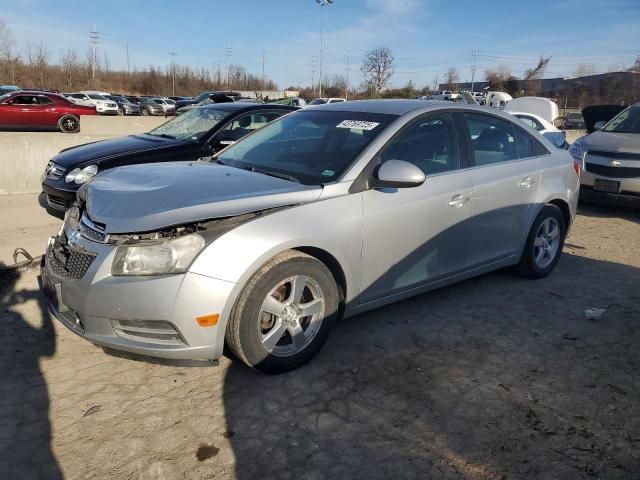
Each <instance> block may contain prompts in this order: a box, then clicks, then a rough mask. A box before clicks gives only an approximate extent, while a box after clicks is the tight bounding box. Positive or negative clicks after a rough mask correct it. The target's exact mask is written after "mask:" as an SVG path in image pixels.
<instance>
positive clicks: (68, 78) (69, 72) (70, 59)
mask: <svg viewBox="0 0 640 480" xmlns="http://www.w3.org/2000/svg"><path fill="white" fill-rule="evenodd" d="M60 66H61V67H62V71H63V72H64V80H65V87H66V89H67V90H69V91H73V79H74V77H76V76H77V75H78V70H79V69H80V60H79V59H78V52H76V51H75V50H74V49H72V48H70V49H68V50H67V51H66V52H65V53H64V54H63V55H62V56H61V57H60Z"/></svg>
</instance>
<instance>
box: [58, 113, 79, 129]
mask: <svg viewBox="0 0 640 480" xmlns="http://www.w3.org/2000/svg"><path fill="white" fill-rule="evenodd" d="M58 130H59V131H61V132H62V133H78V132H79V131H80V119H79V118H78V117H76V116H75V115H63V116H62V117H60V118H59V119H58Z"/></svg>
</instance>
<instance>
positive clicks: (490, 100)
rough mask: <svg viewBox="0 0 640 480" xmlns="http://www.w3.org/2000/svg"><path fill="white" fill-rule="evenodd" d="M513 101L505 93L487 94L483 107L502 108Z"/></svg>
mask: <svg viewBox="0 0 640 480" xmlns="http://www.w3.org/2000/svg"><path fill="white" fill-rule="evenodd" d="M511 100H513V97H512V96H511V95H509V94H508V93H506V92H489V93H487V99H486V103H485V105H487V106H488V107H493V108H500V109H502V108H504V106H505V105H506V104H507V103H509V102H510V101H511Z"/></svg>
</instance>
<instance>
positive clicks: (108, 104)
mask: <svg viewBox="0 0 640 480" xmlns="http://www.w3.org/2000/svg"><path fill="white" fill-rule="evenodd" d="M115 106H116V104H115V103H107V107H115Z"/></svg>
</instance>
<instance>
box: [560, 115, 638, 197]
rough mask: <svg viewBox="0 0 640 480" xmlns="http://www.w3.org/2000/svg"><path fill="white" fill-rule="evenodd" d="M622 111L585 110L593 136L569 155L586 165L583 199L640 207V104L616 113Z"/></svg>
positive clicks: (580, 140)
mask: <svg viewBox="0 0 640 480" xmlns="http://www.w3.org/2000/svg"><path fill="white" fill-rule="evenodd" d="M621 108H624V107H620V106H617V105H605V106H603V105H599V106H593V107H587V108H585V109H584V110H582V115H583V117H584V120H585V124H586V126H587V132H589V133H588V135H586V136H584V137H580V138H578V139H577V140H576V141H575V142H573V144H572V145H571V148H569V153H570V154H571V156H572V157H573V158H574V159H575V160H576V161H579V162H580V163H581V164H582V166H583V173H582V178H581V184H580V199H582V200H585V201H591V202H598V203H606V204H615V205H626V206H631V207H635V208H640V103H637V104H635V105H633V106H631V107H629V108H626V109H624V110H622V111H621V112H619V113H617V114H615V112H616V110H618V111H619V110H620V109H621ZM612 115H615V116H614V117H613V118H612V119H611V116H612Z"/></svg>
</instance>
